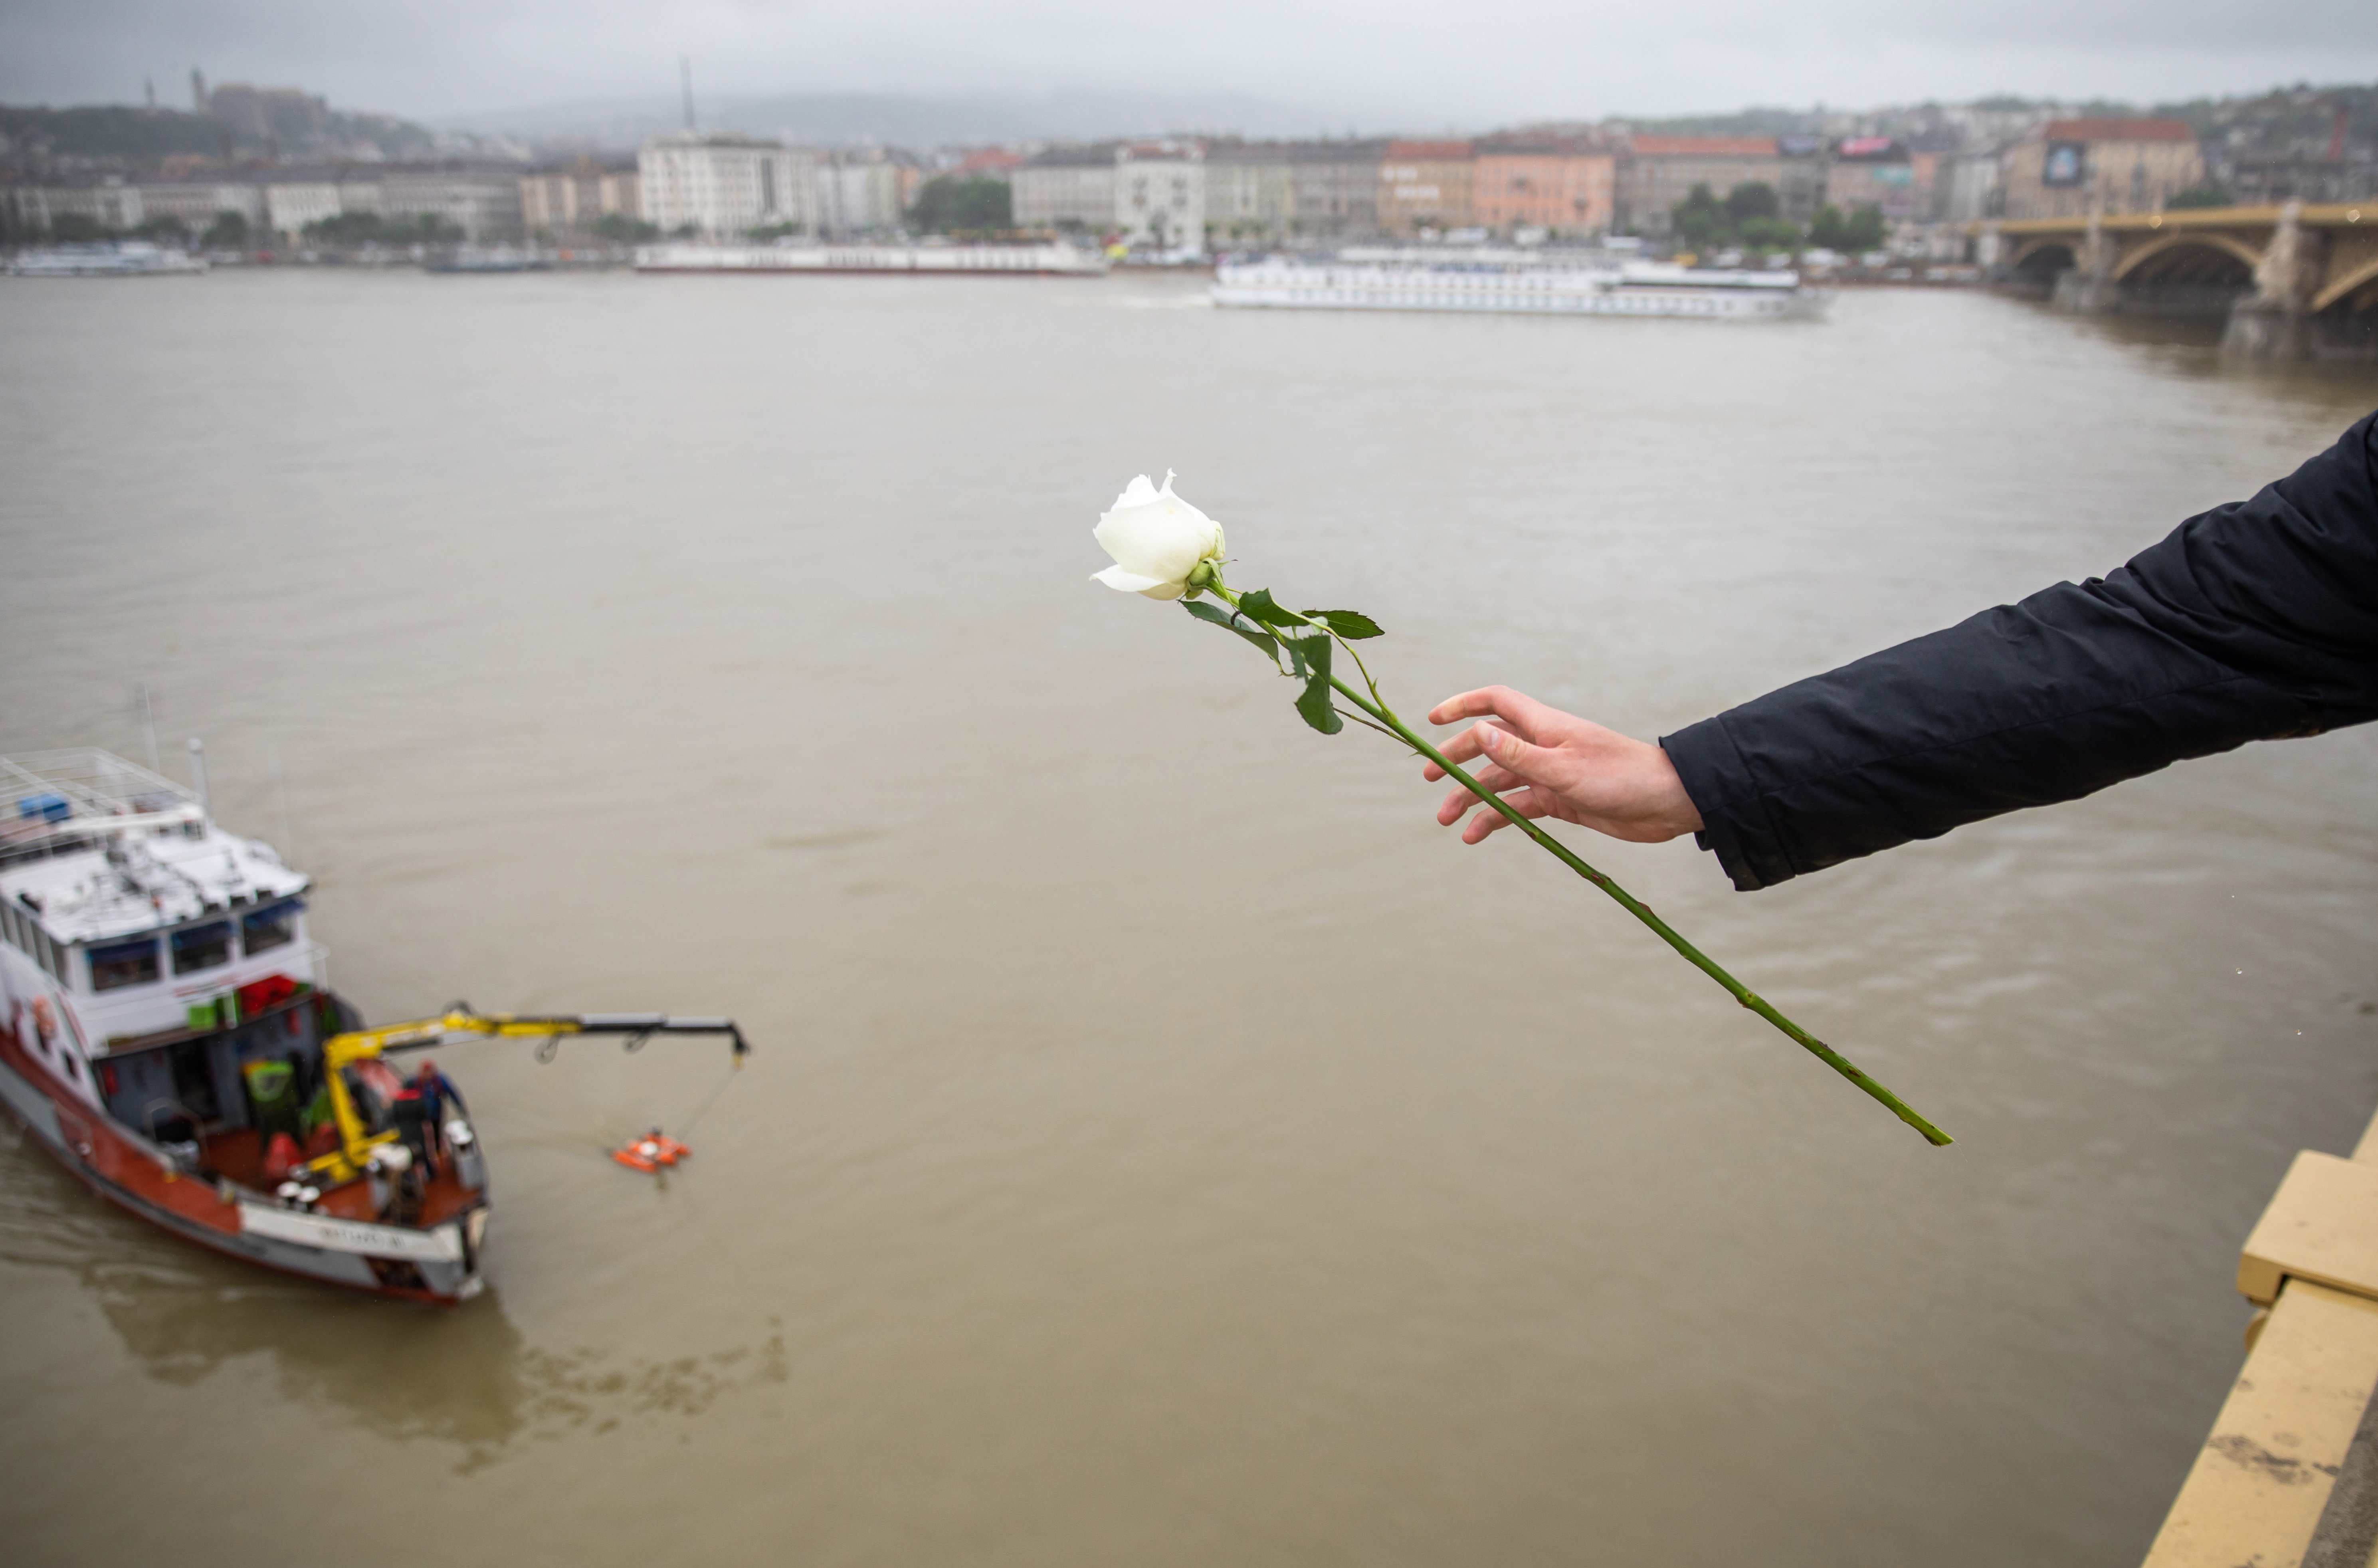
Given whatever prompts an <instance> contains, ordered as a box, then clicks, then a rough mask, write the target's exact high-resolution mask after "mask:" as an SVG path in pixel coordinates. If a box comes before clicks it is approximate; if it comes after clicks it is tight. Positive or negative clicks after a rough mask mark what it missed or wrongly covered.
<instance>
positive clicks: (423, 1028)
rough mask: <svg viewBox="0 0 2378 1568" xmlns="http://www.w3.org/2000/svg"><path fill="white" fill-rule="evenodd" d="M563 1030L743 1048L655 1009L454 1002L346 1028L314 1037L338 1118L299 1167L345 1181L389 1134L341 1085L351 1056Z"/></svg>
mask: <svg viewBox="0 0 2378 1568" xmlns="http://www.w3.org/2000/svg"><path fill="white" fill-rule="evenodd" d="M565 1035H627V1036H629V1039H628V1048H629V1049H630V1050H634V1049H635V1048H636V1047H639V1046H641V1045H643V1043H644V1042H645V1041H646V1040H648V1039H650V1038H652V1036H654V1035H726V1036H727V1039H728V1040H729V1041H730V1042H731V1044H732V1046H733V1055H734V1062H735V1065H736V1066H738V1067H740V1066H742V1065H743V1059H744V1058H745V1057H747V1056H749V1055H751V1046H750V1044H749V1043H747V1042H746V1041H745V1040H744V1038H743V1031H742V1030H741V1029H740V1028H739V1027H737V1025H736V1023H735V1021H734V1020H733V1019H731V1018H670V1017H667V1016H666V1015H665V1014H662V1013H657V1012H572V1013H510V1012H474V1011H471V1010H470V1008H469V1007H467V1006H458V1007H455V1008H453V1009H450V1011H447V1012H445V1013H443V1014H441V1015H439V1016H438V1017H436V1018H422V1019H415V1020H414V1021H413V1022H411V1023H384V1024H382V1025H380V1026H379V1027H378V1028H377V1029H353V1030H349V1031H348V1032H346V1033H345V1034H342V1035H331V1036H330V1038H329V1039H327V1040H325V1041H323V1042H322V1067H323V1074H322V1076H323V1079H324V1081H325V1083H326V1084H327V1086H328V1087H329V1089H330V1115H331V1118H332V1119H334V1120H335V1121H336V1122H337V1124H338V1129H339V1147H338V1148H337V1149H336V1150H334V1151H332V1152H331V1153H330V1154H327V1155H322V1156H320V1157H319V1158H318V1159H314V1160H310V1161H308V1162H307V1168H309V1169H311V1170H314V1171H316V1172H318V1173H319V1174H320V1175H321V1176H322V1177H323V1178H324V1179H327V1180H329V1181H331V1182H333V1183H336V1182H342V1181H352V1180H354V1179H355V1178H356V1177H357V1176H358V1175H360V1174H361V1173H362V1171H363V1166H364V1161H365V1160H366V1158H368V1157H369V1155H370V1154H371V1151H372V1149H373V1148H374V1147H376V1146H377V1145H378V1144H381V1143H391V1142H393V1141H394V1140H395V1138H396V1133H395V1132H394V1131H387V1132H374V1131H372V1130H371V1128H370V1126H369V1125H368V1124H367V1123H366V1121H365V1120H364V1117H363V1113H362V1112H361V1111H360V1110H359V1109H358V1108H357V1107H356V1106H355V1102H354V1095H352V1094H351V1093H349V1092H348V1089H347V1080H346V1070H347V1069H348V1068H350V1067H352V1066H354V1064H355V1063H356V1062H359V1061H365V1060H368V1059H372V1058H375V1057H378V1056H380V1055H382V1054H383V1053H385V1052H389V1051H417V1050H426V1049H427V1048H429V1047H432V1046H446V1045H454V1044H459V1043H462V1042H463V1041H468V1040H474V1039H488V1038H495V1039H537V1040H544V1041H546V1043H547V1045H548V1047H549V1046H550V1045H552V1044H554V1043H558V1041H559V1040H560V1039H562V1038H563V1037H564V1036H565Z"/></svg>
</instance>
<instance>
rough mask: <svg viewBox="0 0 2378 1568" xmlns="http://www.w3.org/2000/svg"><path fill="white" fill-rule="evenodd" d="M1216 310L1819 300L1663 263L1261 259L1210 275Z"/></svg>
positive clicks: (1788, 309)
mask: <svg viewBox="0 0 2378 1568" xmlns="http://www.w3.org/2000/svg"><path fill="white" fill-rule="evenodd" d="M1213 298H1214V303H1215V304H1216V305H1241V306H1251V307H1255V308H1268V309H1284V310H1452V311H1491V312H1499V313H1509V314H1515V315H1522V316H1636V317H1699V318H1701V319H1708V320H1749V319H1769V320H1772V319H1778V318H1783V317H1808V316H1815V315H1818V314H1820V313H1821V312H1822V311H1823V309H1824V307H1825V305H1826V303H1827V296H1826V295H1825V294H1823V293H1820V292H1819V291H1815V290H1810V289H1807V288H1804V287H1802V286H1801V282H1800V275H1799V274H1798V273H1797V272H1792V271H1783V270H1779V271H1719V270H1714V269H1699V268H1688V267H1677V266H1673V265H1670V264H1668V263H1666V262H1653V261H1627V262H1617V263H1603V264H1595V263H1591V262H1570V263H1560V262H1545V261H1540V260H1534V259H1523V258H1495V259H1480V258H1476V257H1472V258H1468V259H1464V260H1461V261H1458V262H1445V261H1437V262H1418V261H1416V262H1403V261H1397V262H1381V261H1368V260H1351V259H1345V258H1341V259H1339V260H1335V261H1302V260H1293V259H1290V258H1286V257H1267V258H1266V259H1264V260H1260V261H1235V262H1232V261H1226V262H1224V263H1222V264H1221V265H1220V266H1219V268H1217V269H1215V275H1214V289H1213Z"/></svg>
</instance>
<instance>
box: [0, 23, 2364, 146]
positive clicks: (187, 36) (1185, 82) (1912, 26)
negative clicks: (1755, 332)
mask: <svg viewBox="0 0 2378 1568" xmlns="http://www.w3.org/2000/svg"><path fill="white" fill-rule="evenodd" d="M2369 18H2370V9H2369V4H2368V0H2274V3H2271V4H2266V5H2262V6H2235V5H2228V4H2215V3H2214V0H2094V3H2091V0H2082V3H2066V4H2060V3H2057V0H1994V3H1989V4H1981V3H1976V0H1959V3H1956V4H1951V5H1935V6H1907V5H1906V4H1904V0H1803V3H1801V4H1796V5H1777V4H1774V3H1773V0H1677V3H1674V4H1669V5H1664V6H1649V5H1643V4H1639V3H1632V4H1619V3H1615V0H1483V3H1479V4H1472V5H1468V6H1442V5H1428V6H1423V5H1418V4H1413V3H1411V0H1305V3H1303V4H1295V5H1281V4H1279V3H1277V0H1270V3H1266V0H1203V3H1201V4H1199V5H1196V6H1180V5H1171V6H1147V7H1138V8H1130V7H1119V6H1116V5H1114V4H1113V0H1006V3H1003V4H1002V5H1000V6H983V5H979V4H965V3H960V0H907V3H893V4H879V5H871V6H857V5H848V4H844V5H832V4H819V3H816V0H806V3H805V0H691V3H688V4H679V5H671V6H655V5H651V4H628V3H625V0H407V3H406V4H402V5H396V4H389V3H383V0H371V3H365V4H343V5H342V4H337V3H335V0H331V3H327V4H326V3H322V0H313V3H301V0H198V4H188V3H174V0H76V3H66V0H44V3H40V4H29V3H27V0H0V97H5V98H6V100H7V101H9V102H129V101H131V100H133V99H135V98H137V97H138V93H139V90H140V84H141V81H142V78H144V77H145V78H154V79H155V80H156V82H157V84H158V90H159V92H160V95H161V96H162V97H164V98H165V99H167V100H168V101H169V102H183V101H185V99H186V90H187V88H186V83H187V74H188V71H189V68H190V67H191V66H200V67H202V68H204V69H205V70H206V72H207V74H208V76H209V78H210V79H214V80H246V81H257V82H266V83H272V84H299V85H303V86H306V87H307V88H309V89H312V90H316V91H320V92H325V93H328V94H329V95H330V98H331V100H332V102H335V103H337V104H339V105H340V106H342V107H347V108H358V109H377V110H382V111H387V112H391V113H399V114H414V115H425V116H439V117H444V118H448V119H453V118H457V117H461V118H467V117H468V116H470V115H471V114H474V113H477V112H495V111H499V110H506V109H518V108H526V107H532V106H534V105H538V104H546V103H557V102H572V101H586V100H592V99H606V98H619V97H627V96H639V97H665V96H666V95H667V94H669V93H671V92H672V91H673V90H674V89H675V85H676V62H677V56H678V55H679V53H680V52H683V53H690V54H692V55H693V57H694V61H695V72H696V78H697V85H698V87H699V88H700V89H701V90H703V91H704V92H705V93H709V94H715V95H722V96H726V95H734V96H743V97H751V96H758V95H765V94H784V93H820V92H899V93H930V94H967V93H980V92H986V91H1003V92H1024V93H1033V92H1048V91H1051V90H1057V89H1090V90H1099V91H1101V92H1111V93H1129V92H1132V91H1135V90H1144V91H1147V92H1150V93H1153V94H1159V95H1167V94H1169V95H1174V96H1178V95H1183V94H1195V93H1243V94H1252V95H1257V96H1262V97H1267V98H1270V99H1274V100H1280V101H1286V102H1293V103H1296V104H1299V105H1304V106H1311V107H1312V108H1314V109H1315V111H1316V112H1326V113H1327V114H1329V115H1331V116H1332V117H1333V118H1335V119H1340V120H1343V121H1344V122H1346V123H1367V124H1369V125H1376V124H1377V123H1378V121H1377V120H1376V119H1375V118H1367V117H1369V116H1376V115H1379V114H1402V115H1404V116H1405V117H1407V118H1408V117H1409V115H1410V114H1412V113H1419V114H1423V115H1428V116H1435V117H1438V118H1441V119H1442V120H1444V121H1446V122H1447V123H1451V122H1455V121H1459V122H1463V123H1471V124H1479V123H1491V122H1495V121H1502V120H1509V119H1515V118H1521V117H1528V116H1543V115H1578V116H1590V115H1600V114H1614V113H1627V112H1632V113H1647V114H1657V113H1679V112H1686V111H1692V110H1713V109H1724V108H1729V107H1734V106H1736V105H1739V104H1744V103H1752V102H1757V103H1793V104H1806V103H1809V102H1828V103H1837V104H1852V105H1855V104H1863V103H1872V102H1890V101H1905V100H1910V99H1919V98H1962V97H1971V96H1975V95H1977V94H1981V93H1985V92H1990V91H1996V90H2012V91H2019V92H2025V93H2030V94H2063V95H2068V96H2077V95H2086V94H2096V93H2104V94H2108V95H2113V96H2120V97H2128V98H2134V99H2153V98H2165V97H2176V96H2185V95H2193V94H2197V93H2206V92H2220V91H2240V90H2257V89H2260V88H2263V87H2265V86H2269V85H2271V84H2273V83H2276V82H2282V81H2294V80H2297V79H2300V78H2309V79H2312V80H2328V81H2333V80H2350V79H2360V80H2365V81H2366V80H2370V79H2372V78H2378V28H2373V27H2372V25H2371V23H2370V19H2369Z"/></svg>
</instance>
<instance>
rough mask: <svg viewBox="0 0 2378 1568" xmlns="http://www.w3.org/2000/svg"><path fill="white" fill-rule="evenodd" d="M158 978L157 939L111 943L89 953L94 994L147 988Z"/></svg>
mask: <svg viewBox="0 0 2378 1568" xmlns="http://www.w3.org/2000/svg"><path fill="white" fill-rule="evenodd" d="M157 976H158V969H157V939H156V938H154V937H143V938H141V939H140V940H138V941H134V942H110V943H109V944H108V945H107V946H105V947H95V948H92V949H91V950H90V988H91V989H92V990H94V991H113V990H119V989H121V988H122V987H126V986H145V985H147V984H148V983H149V982H150V981H151V980H154V979H155V978H157Z"/></svg>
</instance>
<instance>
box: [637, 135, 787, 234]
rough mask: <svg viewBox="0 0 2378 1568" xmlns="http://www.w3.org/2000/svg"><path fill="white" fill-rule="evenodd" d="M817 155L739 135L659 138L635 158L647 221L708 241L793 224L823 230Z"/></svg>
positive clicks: (640, 194)
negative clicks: (687, 229)
mask: <svg viewBox="0 0 2378 1568" xmlns="http://www.w3.org/2000/svg"><path fill="white" fill-rule="evenodd" d="M817 162H818V161H817V155H816V154H815V153H811V152H799V151H795V150H792V149H790V148H788V147H787V146H786V145H785V144H784V143H783V142H780V141H768V140H765V139H763V138H759V137H750V136H743V135H740V134H739V133H737V132H733V131H679V132H677V133H676V134H674V135H671V136H662V137H655V138H653V139H652V140H650V141H648V142H646V143H644V145H643V149H642V150H639V151H638V152H637V154H636V174H637V194H638V196H639V197H640V198H641V199H642V201H643V209H644V221H646V222H648V223H655V224H658V225H659V226H660V230H661V232H662V233H665V234H667V233H677V232H678V231H679V229H682V228H685V227H686V226H688V225H689V224H690V225H691V226H692V228H693V230H694V232H695V233H698V234H700V235H702V236H703V238H704V239H712V240H728V239H739V238H741V237H742V236H743V235H744V234H745V233H749V232H750V231H751V230H753V229H766V228H774V227H775V226H776V225H777V224H780V223H789V224H791V225H792V226H793V227H795V228H797V229H799V230H801V231H803V232H805V233H816V232H817V227H818V212H817V205H818V204H817V194H818V193H817Z"/></svg>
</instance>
